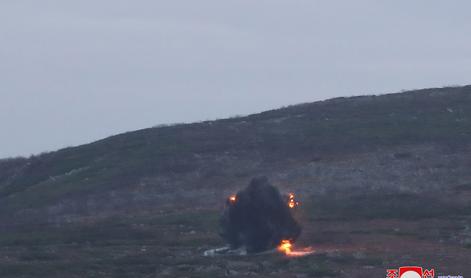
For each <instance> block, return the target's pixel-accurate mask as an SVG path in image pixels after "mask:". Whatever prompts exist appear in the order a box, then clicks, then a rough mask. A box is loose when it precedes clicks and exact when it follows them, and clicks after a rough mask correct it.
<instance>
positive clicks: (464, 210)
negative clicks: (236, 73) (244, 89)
mask: <svg viewBox="0 0 471 278" xmlns="http://www.w3.org/2000/svg"><path fill="white" fill-rule="evenodd" d="M470 139H471V86H465V87H453V88H437V89H425V90H417V91H409V92H404V93H400V94H391V95H382V96H364V97H352V98H337V99H332V100H327V101H323V102H315V103H306V104H301V105H296V106H290V107H286V108H282V109H277V110H272V111H267V112H263V113H260V114H255V115H250V116H246V117H239V118H231V119H224V120H218V121H208V122H201V123H194V124H185V125H174V126H166V127H155V128H149V129H144V130H139V131H135V132H129V133H125V134H121V135H117V136H113V137H110V138H106V139H103V140H100V141H97V142H94V143H91V144H87V145H82V146H78V147H71V148H67V149H63V150H59V151H57V152H51V153H45V154H41V155H38V156H34V157H30V158H16V159H4V160H1V161H0V219H1V224H0V227H1V229H2V233H1V236H0V248H1V249H0V276H1V277H64V276H67V277H84V276H86V277H165V276H167V277H179V276H181V277H219V276H227V275H233V276H236V277H237V276H238V277H241V276H247V277H251V276H257V277H290V275H291V276H292V277H310V276H309V275H311V276H315V277H363V276H364V275H365V274H371V277H373V276H374V277H376V276H381V275H385V269H387V268H395V267H399V266H401V265H403V264H408V265H413V264H418V265H423V266H424V267H435V268H436V269H437V271H438V272H439V273H443V274H450V275H451V274H461V275H464V276H466V274H471V269H470V268H469V266H468V265H467V263H466V262H467V260H468V259H469V257H471V249H470V247H471V232H470V230H471V223H470V213H471V205H470V203H471V202H470V201H471V187H470V184H471V174H470V172H469V168H470V166H471V155H470V147H471V145H470V142H471V141H470ZM258 175H266V176H267V177H269V179H270V181H271V182H272V183H273V184H274V185H276V186H277V187H279V188H280V190H281V191H284V192H288V191H294V192H296V193H297V194H298V196H299V197H300V200H301V204H302V205H301V207H300V208H299V210H298V211H297V212H296V214H297V217H298V218H299V220H300V221H301V223H302V224H303V225H304V226H305V229H304V232H303V235H302V236H301V239H300V242H299V244H300V245H312V246H313V247H314V248H315V249H316V250H318V252H317V253H316V255H314V256H310V257H306V258H301V259H296V260H292V259H286V258H283V257H282V256H279V255H276V256H275V255H263V256H254V257H234V258H215V259H214V258H206V257H202V256H201V254H202V252H203V250H205V249H207V248H214V247H217V246H220V245H222V244H223V242H222V241H221V239H220V238H219V236H218V235H217V232H218V227H217V224H218V223H217V218H218V215H219V213H220V211H221V209H222V206H223V204H224V199H225V198H226V196H228V195H229V194H231V193H233V192H235V191H237V190H238V189H240V188H242V187H245V186H246V184H247V183H248V181H249V180H250V179H251V178H252V177H254V176H258ZM424 264H425V265H424ZM303 275H307V276H303ZM349 275H350V276H349ZM362 275H363V276H362Z"/></svg>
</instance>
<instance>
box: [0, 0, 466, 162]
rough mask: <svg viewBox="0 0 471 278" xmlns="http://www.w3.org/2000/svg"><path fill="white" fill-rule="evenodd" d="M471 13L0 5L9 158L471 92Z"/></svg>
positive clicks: (385, 4)
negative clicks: (454, 89)
mask: <svg viewBox="0 0 471 278" xmlns="http://www.w3.org/2000/svg"><path fill="white" fill-rule="evenodd" d="M470 10H471V1H466V0H463V1H459V0H455V1H442V0H436V1H431V0H423V1H420V0H413V1H411V0H403V1H378V0H372V1H358V0H356V1H333V0H326V1H315V0H307V1H297V0H283V1H280V0H266V1H262V0H247V1H244V0H234V1H230V0H227V1H221V0H215V1H207V0H198V1H193V0H188V1H177V0H171V1H158V0H149V1H143V0H139V1H137V0H134V1H131V0H128V1H119V0H77V1H72V0H57V1H51V0H41V1H38V0H30V1H23V0H0V127H1V133H0V157H7V156H16V155H30V154H35V153H39V152H42V151H51V150H55V149H58V148H62V147H65V146H71V145H79V144H83V143H87V142H91V141H94V140H97V139H100V138H103V137H106V136H109V135H113V134H118V133H121V132H124V131H130V130H135V129H140V128H145V127H150V126H154V125H157V124H160V123H175V122H193V121H200V120H208V119H217V118H223V117H228V116H233V115H238V114H242V115H244V114H249V113H254V112H260V111H263V110H267V109H270V108H277V107H280V106H283V105H289V104H295V103H300V102H310V101H316V100H322V99H326V98H331V97H337V96H351V95H359V94H381V93H390V92H397V91H400V90H402V89H413V88H425V87H436V86H443V85H456V84H468V83H471V76H470V73H471V36H470V32H471V16H470Z"/></svg>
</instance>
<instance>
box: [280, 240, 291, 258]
mask: <svg viewBox="0 0 471 278" xmlns="http://www.w3.org/2000/svg"><path fill="white" fill-rule="evenodd" d="M292 247H293V244H291V242H290V241H289V240H287V239H283V240H282V241H281V243H280V245H279V246H278V251H280V252H282V253H285V254H286V255H289V254H290V253H291V248H292Z"/></svg>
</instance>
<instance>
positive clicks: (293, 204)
mask: <svg viewBox="0 0 471 278" xmlns="http://www.w3.org/2000/svg"><path fill="white" fill-rule="evenodd" d="M297 206H299V202H297V201H296V200H295V198H294V193H289V194H288V207H289V208H295V207H297Z"/></svg>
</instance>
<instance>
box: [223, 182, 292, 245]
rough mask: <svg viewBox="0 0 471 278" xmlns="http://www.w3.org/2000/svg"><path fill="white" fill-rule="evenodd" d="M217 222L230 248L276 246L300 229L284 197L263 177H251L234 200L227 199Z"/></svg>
mask: <svg viewBox="0 0 471 278" xmlns="http://www.w3.org/2000/svg"><path fill="white" fill-rule="evenodd" d="M220 224H221V236H222V238H223V239H224V240H226V241H227V242H228V243H229V244H230V246H231V248H239V247H241V246H245V247H246V248H247V252H250V253H254V252H260V251H264V250H268V249H272V248H275V247H276V246H278V245H279V244H280V243H281V241H282V240H284V239H288V240H290V241H292V242H294V241H295V240H296V239H297V238H298V236H299V235H300V233H301V227H300V226H299V224H298V223H297V222H296V220H295V219H294V218H293V216H292V215H291V211H290V208H289V207H288V205H287V202H286V200H285V198H283V197H282V196H281V195H280V192H279V191H278V189H277V188H275V187H274V186H272V185H271V184H270V183H269V182H268V179H267V178H266V177H259V178H254V179H252V181H251V182H250V184H249V186H248V187H247V188H245V189H244V190H241V191H239V192H238V193H237V195H236V196H235V200H234V199H233V200H230V199H228V200H227V203H226V208H225V210H224V213H223V215H222V217H221V219H220Z"/></svg>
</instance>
